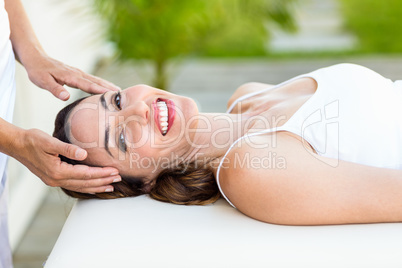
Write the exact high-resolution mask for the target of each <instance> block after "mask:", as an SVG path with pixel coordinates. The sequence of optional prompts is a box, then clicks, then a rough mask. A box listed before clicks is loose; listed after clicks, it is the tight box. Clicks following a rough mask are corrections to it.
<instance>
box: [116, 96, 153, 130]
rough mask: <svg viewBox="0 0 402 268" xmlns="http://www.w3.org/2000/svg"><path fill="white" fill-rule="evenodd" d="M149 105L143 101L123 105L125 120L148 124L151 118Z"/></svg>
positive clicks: (122, 112)
mask: <svg viewBox="0 0 402 268" xmlns="http://www.w3.org/2000/svg"><path fill="white" fill-rule="evenodd" d="M149 113H150V111H149V107H148V105H147V104H146V103H145V102H143V101H138V102H134V103H131V104H130V105H128V106H126V107H123V109H122V111H121V115H123V116H124V121H126V123H127V121H138V122H139V123H140V124H143V125H146V124H148V120H149Z"/></svg>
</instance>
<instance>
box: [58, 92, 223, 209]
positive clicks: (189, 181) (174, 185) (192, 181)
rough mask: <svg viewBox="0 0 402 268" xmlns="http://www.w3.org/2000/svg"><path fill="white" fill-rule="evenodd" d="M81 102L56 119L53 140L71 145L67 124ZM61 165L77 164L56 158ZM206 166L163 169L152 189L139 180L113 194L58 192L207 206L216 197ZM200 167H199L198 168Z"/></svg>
mask: <svg viewBox="0 0 402 268" xmlns="http://www.w3.org/2000/svg"><path fill="white" fill-rule="evenodd" d="M84 99H85V98H82V99H79V100H76V101H75V102H73V103H71V104H69V105H67V106H66V107H64V108H63V109H62V110H61V111H60V112H59V113H58V114H57V116H56V120H55V128H54V132H53V137H56V138H58V139H59V140H61V141H63V142H66V143H71V141H70V139H69V138H68V135H69V124H68V123H67V120H68V118H69V114H70V113H71V111H72V110H73V109H74V108H75V107H76V106H77V105H78V104H79V103H80V102H81V101H82V100H84ZM60 158H61V160H62V161H64V162H67V163H70V164H73V165H75V164H81V162H79V161H75V160H72V159H69V158H67V157H64V156H62V155H60ZM207 165H208V163H203V164H201V165H200V164H198V165H197V163H196V162H191V163H181V164H179V165H177V166H175V167H172V168H168V169H164V170H163V171H162V172H161V173H160V174H159V175H158V176H157V178H156V181H155V184H154V185H153V187H152V188H150V189H149V187H148V186H147V185H146V184H145V183H144V178H141V177H122V180H121V181H120V182H117V183H113V187H114V191H113V192H105V193H96V194H87V193H80V192H75V191H71V190H67V189H64V188H62V190H63V191H64V192H65V193H66V194H67V195H69V196H71V197H75V198H80V199H96V198H98V199H114V198H120V197H130V196H139V195H142V194H149V196H150V197H151V198H153V199H155V200H159V201H163V202H168V203H174V204H180V205H207V204H210V203H213V202H215V201H216V200H218V199H219V197H220V192H219V189H218V186H217V184H216V180H215V177H214V174H213V172H212V171H211V170H210V169H209V168H207ZM200 166H201V167H200Z"/></svg>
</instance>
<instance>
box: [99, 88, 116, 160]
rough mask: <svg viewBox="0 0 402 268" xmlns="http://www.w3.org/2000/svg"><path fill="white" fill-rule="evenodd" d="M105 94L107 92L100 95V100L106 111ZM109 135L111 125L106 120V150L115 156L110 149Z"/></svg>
mask: <svg viewBox="0 0 402 268" xmlns="http://www.w3.org/2000/svg"><path fill="white" fill-rule="evenodd" d="M105 94H106V92H105V93H103V94H102V95H101V96H100V102H101V104H102V106H103V108H104V109H105V112H106V110H107V103H106V99H105ZM109 135H110V127H109V124H107V123H106V120H105V150H106V152H107V153H108V154H109V155H110V156H111V157H113V155H112V153H111V152H110V150H109V138H110V136H109Z"/></svg>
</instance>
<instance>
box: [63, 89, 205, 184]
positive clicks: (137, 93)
mask: <svg viewBox="0 0 402 268" xmlns="http://www.w3.org/2000/svg"><path fill="white" fill-rule="evenodd" d="M197 114H198V109H197V106H196V104H195V102H194V101H193V100H192V99H190V98H187V97H182V96H178V95H175V94H172V93H169V92H166V91H163V90H159V89H156V88H153V87H150V86H146V85H137V86H133V87H130V88H127V89H125V90H123V91H121V92H119V93H118V92H106V93H105V94H103V95H95V96H91V97H89V98H86V99H85V100H83V101H82V102H81V103H80V104H79V105H77V106H76V107H75V108H74V109H73V110H72V111H71V113H70V115H69V118H68V121H67V124H68V125H69V128H67V129H69V133H67V135H68V137H69V139H70V141H71V142H72V143H73V144H77V145H79V146H81V147H82V148H84V149H86V150H87V151H88V158H87V159H86V160H85V163H87V164H91V165H95V166H112V167H116V168H117V169H119V171H120V175H121V176H141V177H146V178H148V179H151V180H152V179H154V178H155V177H156V176H157V175H158V174H159V172H160V171H161V170H162V169H163V168H166V167H167V165H170V164H171V162H172V161H174V160H175V159H174V158H175V157H181V156H182V155H184V153H185V152H187V151H188V150H189V148H190V145H189V144H190V142H191V141H192V140H193V136H192V135H193V132H192V131H188V130H190V129H195V128H196V126H197V120H193V119H194V118H196V117H193V116H195V115H197ZM192 118H193V119H192Z"/></svg>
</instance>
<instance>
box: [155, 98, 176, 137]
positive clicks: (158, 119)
mask: <svg viewBox="0 0 402 268" xmlns="http://www.w3.org/2000/svg"><path fill="white" fill-rule="evenodd" d="M158 102H164V103H165V104H166V107H167V113H168V118H167V124H168V125H167V129H166V132H164V131H163V130H162V127H161V117H162V116H161V115H160V109H159V107H158V104H157V103H158ZM152 106H153V108H154V120H155V124H156V125H157V126H158V129H159V131H160V132H161V134H162V135H163V136H165V135H166V134H167V133H168V132H169V130H170V129H171V127H172V125H173V122H174V117H175V114H176V110H175V105H174V102H173V101H172V100H169V99H162V98H158V99H156V100H154V101H153V103H152Z"/></svg>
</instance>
